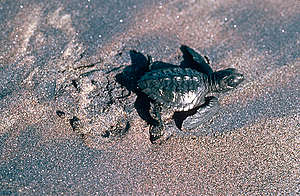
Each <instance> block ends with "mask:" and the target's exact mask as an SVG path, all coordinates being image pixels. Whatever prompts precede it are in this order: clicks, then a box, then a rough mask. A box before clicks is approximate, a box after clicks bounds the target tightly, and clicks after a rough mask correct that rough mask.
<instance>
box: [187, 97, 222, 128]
mask: <svg viewBox="0 0 300 196" xmlns="http://www.w3.org/2000/svg"><path fill="white" fill-rule="evenodd" d="M219 109H220V103H219V101H218V99H217V98H216V97H214V96H211V97H206V98H205V103H204V104H203V105H201V106H200V108H199V109H197V112H196V113H195V114H194V115H191V116H188V117H187V118H186V119H185V120H184V121H183V123H182V128H183V129H186V130H191V129H195V128H197V127H199V126H200V125H201V124H203V123H205V122H207V121H209V120H210V119H212V117H213V116H214V115H215V114H216V113H217V112H218V111H219Z"/></svg>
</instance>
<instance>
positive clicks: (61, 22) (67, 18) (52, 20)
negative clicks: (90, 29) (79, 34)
mask: <svg viewBox="0 0 300 196" xmlns="http://www.w3.org/2000/svg"><path fill="white" fill-rule="evenodd" d="M62 10H63V8H62V7H60V8H58V9H57V10H56V11H55V12H53V13H50V14H49V16H48V22H49V24H50V25H52V26H53V27H55V28H57V29H62V30H63V31H64V32H65V33H67V35H69V36H74V35H75V34H76V31H75V29H74V28H73V26H72V19H71V15H70V14H64V15H60V12H61V11H62Z"/></svg>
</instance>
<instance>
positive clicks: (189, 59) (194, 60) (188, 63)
mask: <svg viewBox="0 0 300 196" xmlns="http://www.w3.org/2000/svg"><path fill="white" fill-rule="evenodd" d="M180 50H181V52H182V53H183V58H184V62H183V66H185V67H190V68H192V69H195V70H197V71H199V72H201V73H205V74H207V75H208V74H211V73H213V70H212V68H211V67H210V66H209V59H208V57H206V56H205V57H202V56H201V55H200V54H199V53H197V52H196V51H195V50H193V49H192V48H189V47H188V46H185V45H182V46H181V47H180Z"/></svg>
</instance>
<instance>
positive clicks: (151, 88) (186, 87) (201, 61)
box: [138, 47, 244, 143]
mask: <svg viewBox="0 0 300 196" xmlns="http://www.w3.org/2000/svg"><path fill="white" fill-rule="evenodd" d="M182 49H184V50H185V52H186V54H187V55H188V57H189V58H190V59H189V61H190V62H191V66H189V67H179V66H168V67H165V68H161V67H155V66H151V63H152V61H151V60H150V59H149V63H150V65H149V66H150V70H149V71H148V72H146V73H145V74H144V75H143V76H142V77H141V78H140V80H139V81H138V87H139V88H140V90H141V91H142V92H143V93H145V94H146V95H147V96H148V97H150V98H151V99H152V100H153V103H154V104H153V105H154V107H153V115H154V118H155V119H156V120H157V124H156V125H152V126H150V140H151V142H152V143H161V142H162V141H164V140H165V139H166V138H168V137H169V136H170V135H171V134H172V133H170V132H169V131H168V130H169V129H172V128H174V127H176V124H175V121H174V119H173V115H174V112H188V111H191V110H196V112H195V114H193V115H190V116H188V117H187V118H186V119H185V120H184V121H183V124H182V127H183V128H185V129H188V130H190V129H193V128H195V127H197V126H199V125H200V124H202V123H203V122H205V121H208V120H209V119H211V117H212V116H213V115H214V114H215V113H216V112H217V111H218V108H219V101H218V99H217V98H216V97H214V96H207V95H208V94H210V93H223V92H227V91H229V90H231V89H234V88H235V87H237V86H238V85H239V84H240V83H241V82H242V81H243V80H244V76H243V75H242V74H240V73H238V72H237V70H236V69H234V68H228V69H224V70H221V71H216V72H213V71H212V69H211V68H210V66H209V65H208V64H209V62H208V60H207V61H206V60H205V58H203V57H202V56H201V55H200V54H198V53H196V52H195V51H194V50H193V49H191V48H188V47H183V48H182ZM149 58H150V57H149ZM192 64H193V65H192ZM195 65H196V66H195ZM197 66H198V67H197ZM201 67H202V68H201ZM198 68H199V69H198ZM203 68H204V69H203ZM202 70H204V71H202ZM200 71H202V72H200Z"/></svg>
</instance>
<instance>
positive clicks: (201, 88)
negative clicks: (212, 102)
mask: <svg viewBox="0 0 300 196" xmlns="http://www.w3.org/2000/svg"><path fill="white" fill-rule="evenodd" d="M206 78H207V76H206V75H205V74H202V73H200V72H198V71H195V70H193V69H190V68H180V67H178V68H167V69H155V70H152V71H150V72H147V73H146V74H145V75H144V76H143V77H142V78H141V79H140V80H139V82H138V86H139V87H140V88H141V89H142V92H144V93H145V94H147V95H148V96H149V97H150V98H151V99H153V100H155V101H156V102H159V103H160V104H162V105H164V106H165V107H168V108H173V109H174V111H187V110H190V109H191V108H193V107H194V106H195V105H197V104H198V102H199V98H201V97H203V96H202V95H205V94H206V89H207V88H206V87H205V85H206V84H205V80H206Z"/></svg>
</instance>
